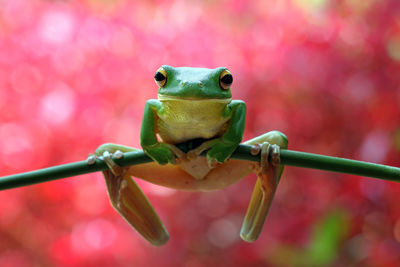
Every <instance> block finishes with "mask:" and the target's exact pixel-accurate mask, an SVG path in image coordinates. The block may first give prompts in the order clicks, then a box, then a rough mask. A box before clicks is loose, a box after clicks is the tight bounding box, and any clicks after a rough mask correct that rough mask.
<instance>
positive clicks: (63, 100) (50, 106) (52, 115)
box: [39, 84, 75, 124]
mask: <svg viewBox="0 0 400 267" xmlns="http://www.w3.org/2000/svg"><path fill="white" fill-rule="evenodd" d="M39 110H40V117H41V118H42V119H43V120H44V121H46V122H48V123H52V124H61V123H65V122H67V121H68V120H69V119H70V118H71V116H72V115H73V113H74V111H75V94H74V92H73V91H72V90H71V89H70V88H69V87H68V86H67V85H65V84H59V85H58V86H57V87H56V88H55V89H54V90H53V91H50V92H49V93H47V94H46V95H45V96H44V97H43V99H42V100H41V101H40V107H39Z"/></svg>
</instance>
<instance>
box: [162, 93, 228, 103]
mask: <svg viewBox="0 0 400 267" xmlns="http://www.w3.org/2000/svg"><path fill="white" fill-rule="evenodd" d="M158 100H160V101H168V100H172V101H205V102H207V101H210V102H214V103H215V102H219V103H230V102H231V101H232V98H195V97H180V96H179V97H178V96H170V95H162V94H158Z"/></svg>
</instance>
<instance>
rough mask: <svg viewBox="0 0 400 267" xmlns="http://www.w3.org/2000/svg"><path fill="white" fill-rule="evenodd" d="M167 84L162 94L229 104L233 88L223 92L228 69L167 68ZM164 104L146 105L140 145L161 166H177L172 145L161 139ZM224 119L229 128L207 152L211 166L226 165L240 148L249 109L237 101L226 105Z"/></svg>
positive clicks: (162, 88)
mask: <svg viewBox="0 0 400 267" xmlns="http://www.w3.org/2000/svg"><path fill="white" fill-rule="evenodd" d="M162 68H163V69H164V70H165V71H166V73H167V82H166V84H165V85H164V86H163V87H160V88H159V90H158V94H159V95H162V96H167V97H173V98H179V99H182V100H206V99H207V100H211V99H217V100H221V99H222V100H223V99H226V100H229V99H231V97H232V94H231V91H230V88H228V89H222V88H221V86H220V81H219V79H220V74H221V72H222V71H224V70H226V68H217V69H204V68H188V67H181V68H174V67H171V66H167V65H164V66H162ZM164 112H165V109H164V107H163V103H162V102H161V101H159V100H156V99H151V100H148V101H147V102H146V105H145V108H144V115H143V121H142V128H141V133H140V144H141V146H142V148H143V150H144V151H145V153H146V154H147V155H149V156H150V157H151V158H152V159H153V160H155V161H156V162H158V163H159V164H167V163H172V164H174V163H175V154H174V152H173V150H172V148H171V144H168V143H165V142H159V141H158V139H157V136H156V134H157V125H156V124H157V117H159V116H161V115H163V114H165V113H164ZM219 116H221V118H229V127H228V129H227V130H226V131H225V133H224V134H223V135H222V136H220V137H219V138H217V139H215V140H214V141H213V142H212V144H211V145H210V149H209V150H208V152H207V159H208V162H209V164H211V163H212V162H215V161H216V162H219V163H223V162H225V161H226V160H227V159H228V158H229V157H230V155H231V154H232V153H233V151H234V150H235V149H236V148H237V146H238V145H239V144H240V142H241V141H242V138H243V132H244V128H245V117H246V105H245V103H244V102H243V101H240V100H233V101H230V102H229V103H227V104H226V107H225V108H224V110H223V112H222V114H220V115H219Z"/></svg>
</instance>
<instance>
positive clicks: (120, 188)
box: [87, 150, 169, 246]
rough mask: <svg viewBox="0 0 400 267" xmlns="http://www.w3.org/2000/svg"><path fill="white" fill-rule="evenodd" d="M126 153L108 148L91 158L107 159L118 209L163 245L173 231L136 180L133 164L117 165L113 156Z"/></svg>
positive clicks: (110, 191)
mask: <svg viewBox="0 0 400 267" xmlns="http://www.w3.org/2000/svg"><path fill="white" fill-rule="evenodd" d="M122 156H123V153H122V152H121V151H118V150H117V151H115V152H114V153H110V152H108V151H105V152H104V153H103V155H102V156H94V155H90V156H89V158H88V160H87V162H88V164H94V163H95V162H96V159H100V160H104V162H105V163H106V164H107V166H108V167H109V170H106V171H103V174H104V178H105V181H106V186H107V191H108V195H109V197H110V201H111V205H112V206H113V207H114V209H115V210H116V211H117V212H118V213H119V214H120V215H121V216H122V217H123V218H124V219H125V220H126V221H127V222H128V223H129V224H130V225H131V226H132V227H133V228H135V229H136V230H137V231H138V232H139V234H141V235H142V236H143V237H144V238H145V239H146V240H147V241H149V242H150V243H151V244H152V245H154V246H161V245H163V244H165V243H166V242H167V241H168V239H169V234H168V232H167V230H166V229H165V227H164V225H163V224H162V222H161V220H160V218H159V217H158V215H157V213H156V212H155V211H154V209H153V207H152V205H151V204H150V202H149V200H148V199H147V198H146V196H145V195H144V194H143V192H142V190H141V189H140V188H139V186H138V185H137V184H136V182H135V181H134V180H133V179H132V178H131V177H130V175H129V174H128V173H127V170H128V169H129V167H125V168H124V167H121V166H119V165H117V164H116V163H115V162H114V160H113V158H121V157H122Z"/></svg>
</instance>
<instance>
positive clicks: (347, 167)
mask: <svg viewBox="0 0 400 267" xmlns="http://www.w3.org/2000/svg"><path fill="white" fill-rule="evenodd" d="M250 148H251V146H249V145H243V144H242V145H240V146H239V147H238V148H237V149H236V150H235V152H234V153H233V154H232V158H235V159H242V160H249V161H259V160H260V155H251V153H250ZM202 156H204V155H202ZM114 161H115V162H116V163H117V164H119V165H120V166H130V165H135V164H142V163H147V162H151V161H152V159H151V158H149V157H148V156H147V155H146V154H145V153H144V152H143V151H137V152H127V153H125V154H124V157H123V158H121V159H114ZM281 164H282V165H289V166H296V167H303V168H312V169H320V170H325V171H333V172H342V173H348V174H353V175H360V176H368V177H374V178H379V179H384V180H390V181H396V182H400V168H397V167H391V166H386V165H380V164H374V163H369V162H363V161H357V160H350V159H343V158H337V157H329V156H324V155H318V154H311V153H305V152H299V151H292V150H286V149H282V150H281ZM106 169H108V167H107V165H106V164H105V163H104V162H103V161H102V160H99V159H98V160H96V163H95V164H93V165H88V163H87V162H86V161H85V160H84V161H78V162H74V163H68V164H63V165H58V166H54V167H49V168H45V169H40V170H36V171H31V172H25V173H21V174H15V175H10V176H4V177H1V178H0V190H5V189H10V188H16V187H21V186H26V185H32V184H37V183H43V182H48V181H52V180H57V179H61V178H66V177H72V176H76V175H81V174H86V173H91V172H97V171H103V170H106Z"/></svg>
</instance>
